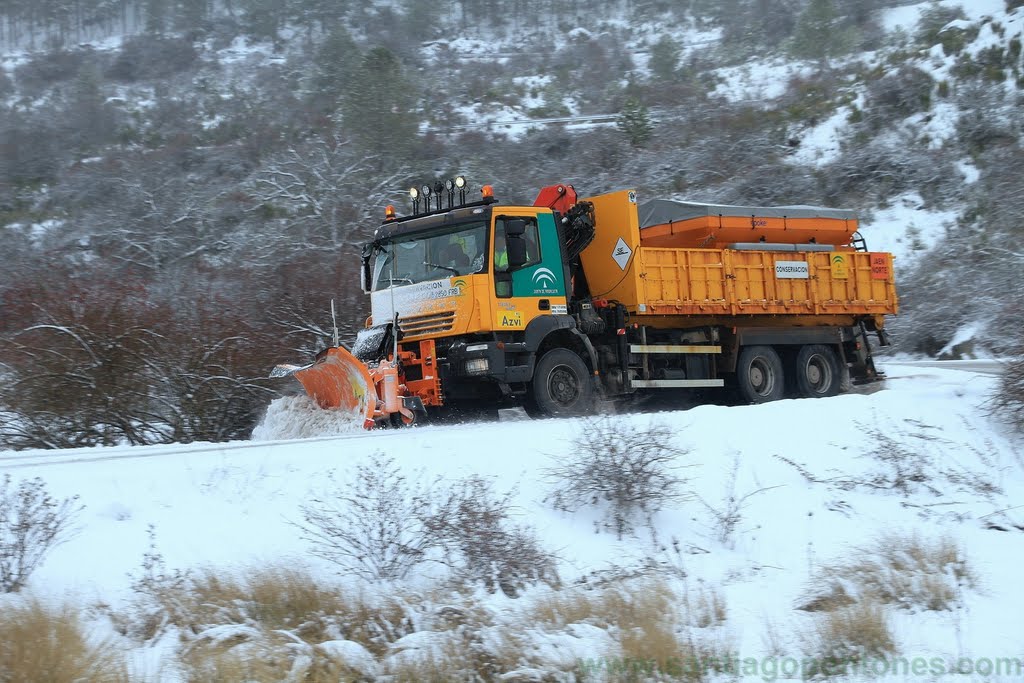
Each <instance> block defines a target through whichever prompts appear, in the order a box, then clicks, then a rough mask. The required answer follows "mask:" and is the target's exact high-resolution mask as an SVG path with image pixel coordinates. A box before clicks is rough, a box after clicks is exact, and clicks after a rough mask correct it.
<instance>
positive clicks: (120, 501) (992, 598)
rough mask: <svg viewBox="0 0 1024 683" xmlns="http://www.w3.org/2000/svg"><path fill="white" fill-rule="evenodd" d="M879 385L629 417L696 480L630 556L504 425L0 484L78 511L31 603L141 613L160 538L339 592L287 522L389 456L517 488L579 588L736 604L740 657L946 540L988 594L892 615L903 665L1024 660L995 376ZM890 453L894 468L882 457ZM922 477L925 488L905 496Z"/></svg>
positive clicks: (183, 453) (542, 455)
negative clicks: (565, 503) (699, 590)
mask: <svg viewBox="0 0 1024 683" xmlns="http://www.w3.org/2000/svg"><path fill="white" fill-rule="evenodd" d="M885 370H886V371H887V372H888V373H889V379H888V380H887V381H886V383H885V386H884V387H882V388H881V389H878V390H874V391H871V392H862V393H853V394H849V395H844V396H840V397H836V398H833V399H824V400H800V401H793V400H787V401H780V402H777V403H773V404H768V405H763V406H733V407H726V406H711V405H706V406H699V407H696V408H692V409H690V410H686V411H678V412H664V413H658V414H645V415H630V416H624V417H622V418H621V419H623V420H625V421H626V423H628V424H629V425H633V426H636V427H637V428H641V429H642V428H644V426H645V425H648V424H650V423H651V422H652V421H656V422H659V423H662V424H665V425H669V426H670V427H671V428H672V429H673V430H674V432H675V434H676V436H675V442H676V445H677V446H678V447H680V448H682V449H685V450H686V451H688V454H687V455H686V456H684V457H683V458H681V460H680V462H679V464H680V465H687V466H688V467H686V468H685V469H682V470H680V473H681V474H683V475H684V476H685V477H686V478H688V479H689V483H688V485H687V488H688V489H689V490H690V491H691V492H692V493H693V497H692V498H691V500H689V501H688V502H684V503H679V504H677V505H674V506H673V507H672V509H669V510H665V511H663V512H661V513H660V514H658V515H657V516H656V517H655V519H654V525H653V528H652V529H641V530H640V531H638V532H637V533H636V534H634V535H631V536H627V537H626V538H623V539H621V540H620V539H616V537H615V535H614V534H611V533H608V532H597V531H595V522H597V521H598V520H599V519H600V511H599V510H592V511H587V510H584V511H580V512H577V513H575V514H568V513H563V512H557V511H555V510H553V509H552V508H551V507H550V506H549V505H546V504H545V503H544V502H543V499H544V497H545V495H546V494H547V493H548V492H550V491H551V489H552V486H553V484H552V483H551V482H550V481H548V480H547V479H546V478H545V475H544V470H545V468H548V467H550V466H551V465H552V464H553V463H556V462H558V461H559V460H560V459H564V458H565V457H566V456H567V455H568V453H569V450H570V447H571V440H572V439H573V438H574V436H575V435H577V434H578V432H579V430H580V429H581V425H582V423H581V422H580V421H575V420H548V421H542V422H528V421H522V420H519V419H515V418H516V417H517V416H516V415H515V414H513V413H509V414H507V415H504V416H503V417H505V418H509V419H503V420H502V421H501V422H499V423H494V424H477V425H457V426H450V427H420V428H414V429H411V430H396V431H382V432H373V433H363V432H361V431H352V432H351V433H349V434H342V435H340V436H336V437H322V438H315V439H305V440H295V439H292V440H284V441H269V442H258V441H254V442H246V443H232V444H224V445H210V444H206V445H192V446H165V447H150V448H115V449H90V450H78V451H61V452H59V453H54V452H20V453H0V475H2V474H4V473H7V474H10V475H12V476H13V477H15V478H16V479H17V478H22V477H35V476H39V477H42V478H43V479H44V480H45V481H46V483H47V485H48V486H49V488H50V490H51V491H52V492H53V493H55V494H58V495H60V496H69V495H75V494H77V495H79V496H81V499H80V500H81V503H83V504H84V505H85V510H84V512H83V513H82V515H81V517H80V518H79V520H78V521H79V525H80V530H79V533H78V534H77V536H75V537H74V538H73V539H72V540H70V541H69V542H68V543H66V544H65V545H63V546H61V547H59V548H58V549H56V550H55V551H54V552H53V553H52V554H51V555H50V556H49V558H48V559H47V560H46V562H45V563H44V565H43V566H42V567H41V568H40V569H39V570H38V572H37V573H36V574H35V575H34V576H33V577H32V579H31V582H30V591H31V592H32V593H34V594H37V595H43V596H54V597H59V596H73V598H74V599H75V600H78V601H80V602H81V603H83V604H92V603H94V602H98V601H102V602H106V603H114V604H117V603H119V602H121V601H123V600H125V599H126V598H127V597H128V596H129V593H130V589H129V585H130V579H129V574H131V573H135V574H137V573H138V572H139V567H140V564H141V561H142V557H143V554H144V553H145V552H146V550H147V547H148V543H149V538H148V535H147V529H148V528H149V526H150V525H152V526H153V528H154V529H155V538H156V545H157V547H158V550H159V551H160V553H161V554H162V555H163V557H164V559H165V561H166V563H167V565H168V567H169V568H183V569H187V568H195V567H215V568H228V567H239V566H242V565H252V564H259V563H276V562H280V561H282V560H283V561H286V562H289V563H301V564H305V565H308V566H310V567H311V568H312V569H313V571H314V572H316V573H318V574H322V575H323V576H325V577H333V576H334V574H335V573H336V568H335V567H333V566H331V565H329V564H327V563H325V562H324V561H322V560H317V559H316V558H314V557H312V556H311V555H310V554H309V547H308V546H307V544H306V542H305V541H303V540H302V539H301V538H300V537H299V535H298V533H297V531H296V528H295V527H294V526H293V525H292V524H291V522H294V521H297V520H299V519H300V512H299V508H300V505H302V504H303V503H304V502H306V501H308V500H309V497H310V496H311V495H315V494H316V493H317V492H319V491H322V490H323V487H324V485H325V482H326V481H327V477H328V476H329V474H331V473H334V476H335V477H336V478H338V479H342V480H343V479H344V477H345V476H346V473H350V472H351V471H352V470H353V468H354V467H355V465H356V464H357V463H361V462H366V458H367V457H368V456H370V455H371V454H372V453H374V452H375V451H382V452H384V453H386V454H387V455H389V456H391V457H392V458H394V459H395V461H396V462H397V463H399V464H400V466H401V467H402V468H403V470H404V471H405V472H406V474H407V475H408V476H409V477H410V478H413V479H415V478H419V477H424V478H430V477H433V476H435V475H441V476H443V477H445V478H446V479H448V480H455V479H457V478H460V477H464V476H467V475H471V474H479V475H483V476H485V477H492V478H494V480H495V482H496V486H495V488H496V489H497V490H499V491H505V490H510V489H516V490H517V493H516V494H515V498H514V500H515V503H516V504H517V505H518V511H517V514H518V517H519V519H520V521H522V522H525V523H527V524H529V525H531V526H533V527H534V528H535V529H536V531H537V533H538V535H539V537H540V539H541V541H542V543H543V544H544V545H545V546H547V547H548V548H549V549H551V550H553V551H554V552H556V553H557V556H558V557H559V563H560V565H559V572H560V574H561V576H562V579H563V581H565V582H567V583H571V582H573V581H576V580H578V579H581V578H584V577H586V576H588V575H590V574H592V573H593V572H595V571H597V572H600V571H603V570H609V569H613V568H624V569H629V568H635V567H639V566H642V565H649V564H652V563H653V564H656V565H659V566H662V567H665V568H669V569H674V570H682V572H678V571H676V574H675V575H677V576H679V575H682V574H684V573H685V576H686V577H688V578H687V579H686V580H687V581H689V582H690V584H691V585H694V584H695V583H696V584H699V585H703V586H710V587H713V588H714V589H715V590H716V591H719V592H720V593H721V595H722V596H723V597H724V599H725V603H726V608H727V619H726V622H725V624H724V629H723V630H722V633H723V634H725V635H724V636H723V637H725V638H727V640H728V641H729V646H730V648H731V649H733V650H734V651H736V652H737V653H739V654H740V655H741V656H751V657H763V656H765V655H766V654H782V655H792V656H794V657H799V656H800V638H799V634H801V633H804V632H806V629H808V628H809V627H810V624H811V621H810V620H811V619H812V618H813V617H812V615H810V614H809V613H807V612H803V611H798V610H796V609H795V607H796V606H797V605H798V604H799V603H800V601H801V600H802V599H806V596H807V595H808V590H809V585H810V584H809V581H810V580H811V577H813V576H814V575H815V573H816V572H817V571H818V570H819V569H820V568H821V567H822V566H824V565H828V564H830V563H835V562H837V561H842V560H844V559H850V558H854V557H856V556H857V555H858V553H861V552H862V551H861V550H858V549H861V548H863V547H864V546H866V545H870V544H873V543H877V542H878V541H879V540H880V539H881V538H882V537H883V536H884V535H885V534H892V533H895V534H903V535H906V536H909V535H914V534H917V535H919V536H920V537H921V538H923V539H926V540H927V539H938V538H942V537H944V536H948V537H952V538H953V539H955V540H956V541H958V542H959V543H960V544H961V546H962V547H963V549H964V551H965V553H966V556H967V558H968V561H969V562H970V563H971V565H972V566H973V568H974V569H975V572H976V574H977V576H978V577H979V585H978V587H977V588H973V589H972V588H969V587H963V588H962V590H963V595H962V604H961V606H960V607H959V608H958V609H954V610H952V611H943V612H934V611H920V610H917V611H905V610H894V611H893V612H892V614H891V619H892V623H893V627H894V630H895V633H896V634H897V637H898V641H899V642H898V646H899V649H900V652H901V653H902V654H903V655H904V656H907V657H927V658H932V657H940V658H944V659H945V660H955V659H956V658H959V657H973V658H981V657H987V658H993V657H1009V656H1014V657H1016V656H1021V655H1024V638H1022V636H1021V634H1020V631H1019V628H1018V627H1019V615H1020V614H1021V613H1022V612H1024V590H1021V588H1020V582H1019V568H1020V566H1021V565H1022V564H1024V532H1022V529H1024V508H1022V507H1021V505H1020V503H1019V501H1020V500H1021V496H1022V494H1024V457H1022V452H1021V449H1020V444H1019V443H1017V444H1015V443H1014V442H1013V441H1012V440H1011V439H1010V438H1009V437H1008V436H1007V435H1006V434H1005V433H1004V431H1003V429H1002V427H1001V426H1000V425H999V424H997V423H995V422H993V421H992V420H991V419H990V418H989V417H988V416H987V414H986V408H985V405H984V403H985V401H986V399H987V396H988V394H989V392H990V391H991V389H992V386H993V383H994V381H995V380H994V378H993V377H992V376H990V375H983V374H975V373H971V372H963V371H957V370H946V369H937V368H926V367H917V366H909V365H908V366H900V365H892V366H888V367H886V368H885ZM277 415H278V417H286V415H285V414H284V413H283V412H280V411H279V412H278V414H277ZM294 418H295V415H292V416H291V419H294ZM320 428H321V429H322V428H323V425H321V426H320ZM265 433H266V432H265ZM893 454H899V460H898V461H896V462H894V461H893V460H891V459H889V458H887V456H888V455H893ZM901 467H902V468H905V469H904V471H903V473H902V474H901V473H900V472H899V471H898V469H899V468H901ZM910 470H913V471H914V472H918V473H919V474H920V475H921V476H920V477H915V476H911V477H906V478H905V479H906V481H905V483H906V486H905V487H903V488H902V489H901V488H900V487H899V486H896V487H895V488H894V487H893V486H894V484H895V482H896V481H897V479H898V478H899V477H901V476H904V475H905V474H906V472H907V471H910ZM922 477H923V478H922ZM812 480H813V481H812ZM730 499H731V500H733V501H741V503H740V504H738V505H737V506H736V507H737V508H738V512H739V520H738V523H737V524H736V525H735V529H734V530H733V531H732V532H731V533H723V527H722V525H721V523H720V522H719V521H716V512H717V513H721V512H722V511H723V510H726V509H727V508H728V507H729V501H730ZM340 578H341V579H342V580H346V581H347V580H351V577H340ZM499 595H500V594H499ZM8 599H10V598H8ZM493 600H494V601H495V602H494V605H493V608H494V609H495V610H498V611H501V610H506V611H507V607H502V606H501V605H500V604H499V603H500V602H501V601H505V602H514V601H513V600H511V599H509V598H505V597H503V596H501V597H500V598H499V596H495V597H494V598H493ZM581 642H582V643H584V644H585V645H584V647H583V649H584V650H585V651H586V649H587V647H592V648H593V649H596V650H598V651H592V652H584V653H583V654H586V655H589V656H594V657H599V656H602V655H604V654H607V652H601V651H599V650H601V649H602V647H603V646H602V645H601V643H603V642H604V641H602V640H600V639H591V640H586V639H584V640H583V641H581ZM588 643H589V645H587V644H588ZM780 650H781V651H780ZM563 655H564V652H563ZM967 678H970V677H967Z"/></svg>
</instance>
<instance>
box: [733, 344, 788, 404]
mask: <svg viewBox="0 0 1024 683" xmlns="http://www.w3.org/2000/svg"><path fill="white" fill-rule="evenodd" d="M736 384H737V387H738V388H739V392H740V396H742V397H743V398H744V399H745V400H747V401H749V402H750V403H767V402H768V401H777V400H779V399H780V398H782V396H783V394H784V393H785V390H786V387H785V379H784V377H783V371H782V359H781V358H779V354H778V353H777V352H776V351H775V349H773V348H772V347H770V346H744V347H743V349H742V350H741V351H740V356H739V359H738V360H737V361H736Z"/></svg>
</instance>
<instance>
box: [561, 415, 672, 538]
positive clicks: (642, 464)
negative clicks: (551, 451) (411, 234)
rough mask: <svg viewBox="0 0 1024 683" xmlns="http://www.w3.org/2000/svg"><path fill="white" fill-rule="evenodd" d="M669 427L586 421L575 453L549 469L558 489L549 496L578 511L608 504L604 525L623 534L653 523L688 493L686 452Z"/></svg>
mask: <svg viewBox="0 0 1024 683" xmlns="http://www.w3.org/2000/svg"><path fill="white" fill-rule="evenodd" d="M673 442H674V432H673V430H672V429H670V428H669V427H668V426H667V425H664V424H659V423H657V422H651V423H649V424H648V425H647V426H646V427H644V428H640V427H637V426H635V425H634V424H633V423H632V422H631V421H630V420H629V419H621V418H619V419H617V418H613V417H608V416H602V417H598V418H593V419H590V420H587V421H585V422H584V423H583V425H582V427H581V428H580V431H579V433H578V434H577V436H576V437H575V438H574V439H573V442H572V445H573V448H572V454H571V455H569V456H568V458H566V459H565V460H562V461H560V462H559V463H558V464H556V465H554V466H553V467H551V468H550V469H549V470H548V476H549V479H550V480H551V482H552V484H553V485H554V487H555V488H554V490H553V491H552V492H551V493H550V494H549V495H548V497H547V500H548V501H549V502H551V504H552V505H554V507H555V508H557V509H560V510H566V511H570V512H574V511H576V510H579V509H581V508H584V507H587V506H591V505H602V506H605V507H606V514H605V527H606V528H608V529H611V530H613V531H614V532H615V533H616V534H617V535H618V536H619V537H620V538H621V537H622V535H623V534H626V533H630V532H632V531H633V530H634V528H635V527H636V525H637V523H638V522H645V523H648V524H649V523H650V522H651V518H652V516H653V515H654V514H656V513H657V512H658V511H660V510H661V509H663V508H664V507H665V506H666V505H668V504H670V503H676V502H680V501H682V500H685V499H687V498H688V497H689V493H688V492H686V491H684V490H683V486H684V485H685V484H686V482H687V479H685V478H683V477H682V476H681V475H680V474H679V469H680V467H681V466H682V465H683V463H682V462H681V460H682V458H683V457H684V456H685V455H686V454H687V451H686V450H684V449H681V448H678V447H676V446H675V445H674V444H673Z"/></svg>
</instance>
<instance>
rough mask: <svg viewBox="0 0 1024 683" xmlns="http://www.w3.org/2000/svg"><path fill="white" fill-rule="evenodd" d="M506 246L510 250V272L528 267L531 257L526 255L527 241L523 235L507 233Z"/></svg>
mask: <svg viewBox="0 0 1024 683" xmlns="http://www.w3.org/2000/svg"><path fill="white" fill-rule="evenodd" d="M505 244H506V245H507V246H506V248H507V249H508V269H509V271H513V270H518V269H519V268H522V267H523V266H524V265H526V262H527V261H529V257H528V256H527V255H526V240H524V239H523V235H522V233H520V234H518V235H515V234H512V233H506V235H505Z"/></svg>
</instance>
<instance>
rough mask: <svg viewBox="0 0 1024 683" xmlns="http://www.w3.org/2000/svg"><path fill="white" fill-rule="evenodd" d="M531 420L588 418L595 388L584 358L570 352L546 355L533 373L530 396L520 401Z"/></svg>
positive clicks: (561, 351)
mask: <svg viewBox="0 0 1024 683" xmlns="http://www.w3.org/2000/svg"><path fill="white" fill-rule="evenodd" d="M523 403H524V406H525V407H526V412H527V414H529V415H530V417H569V416H573V415H587V414H589V413H590V412H591V410H592V408H593V404H594V387H593V384H591V382H590V372H589V371H588V370H587V366H586V364H585V363H584V362H583V359H582V358H580V357H579V356H577V355H576V354H575V353H573V352H572V351H570V350H569V349H552V350H550V351H548V352H547V353H545V354H544V355H543V356H542V357H541V359H540V361H539V362H538V363H537V367H536V369H535V370H534V372H533V383H532V384H531V385H530V393H529V395H528V396H526V398H525V399H524V401H523Z"/></svg>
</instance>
